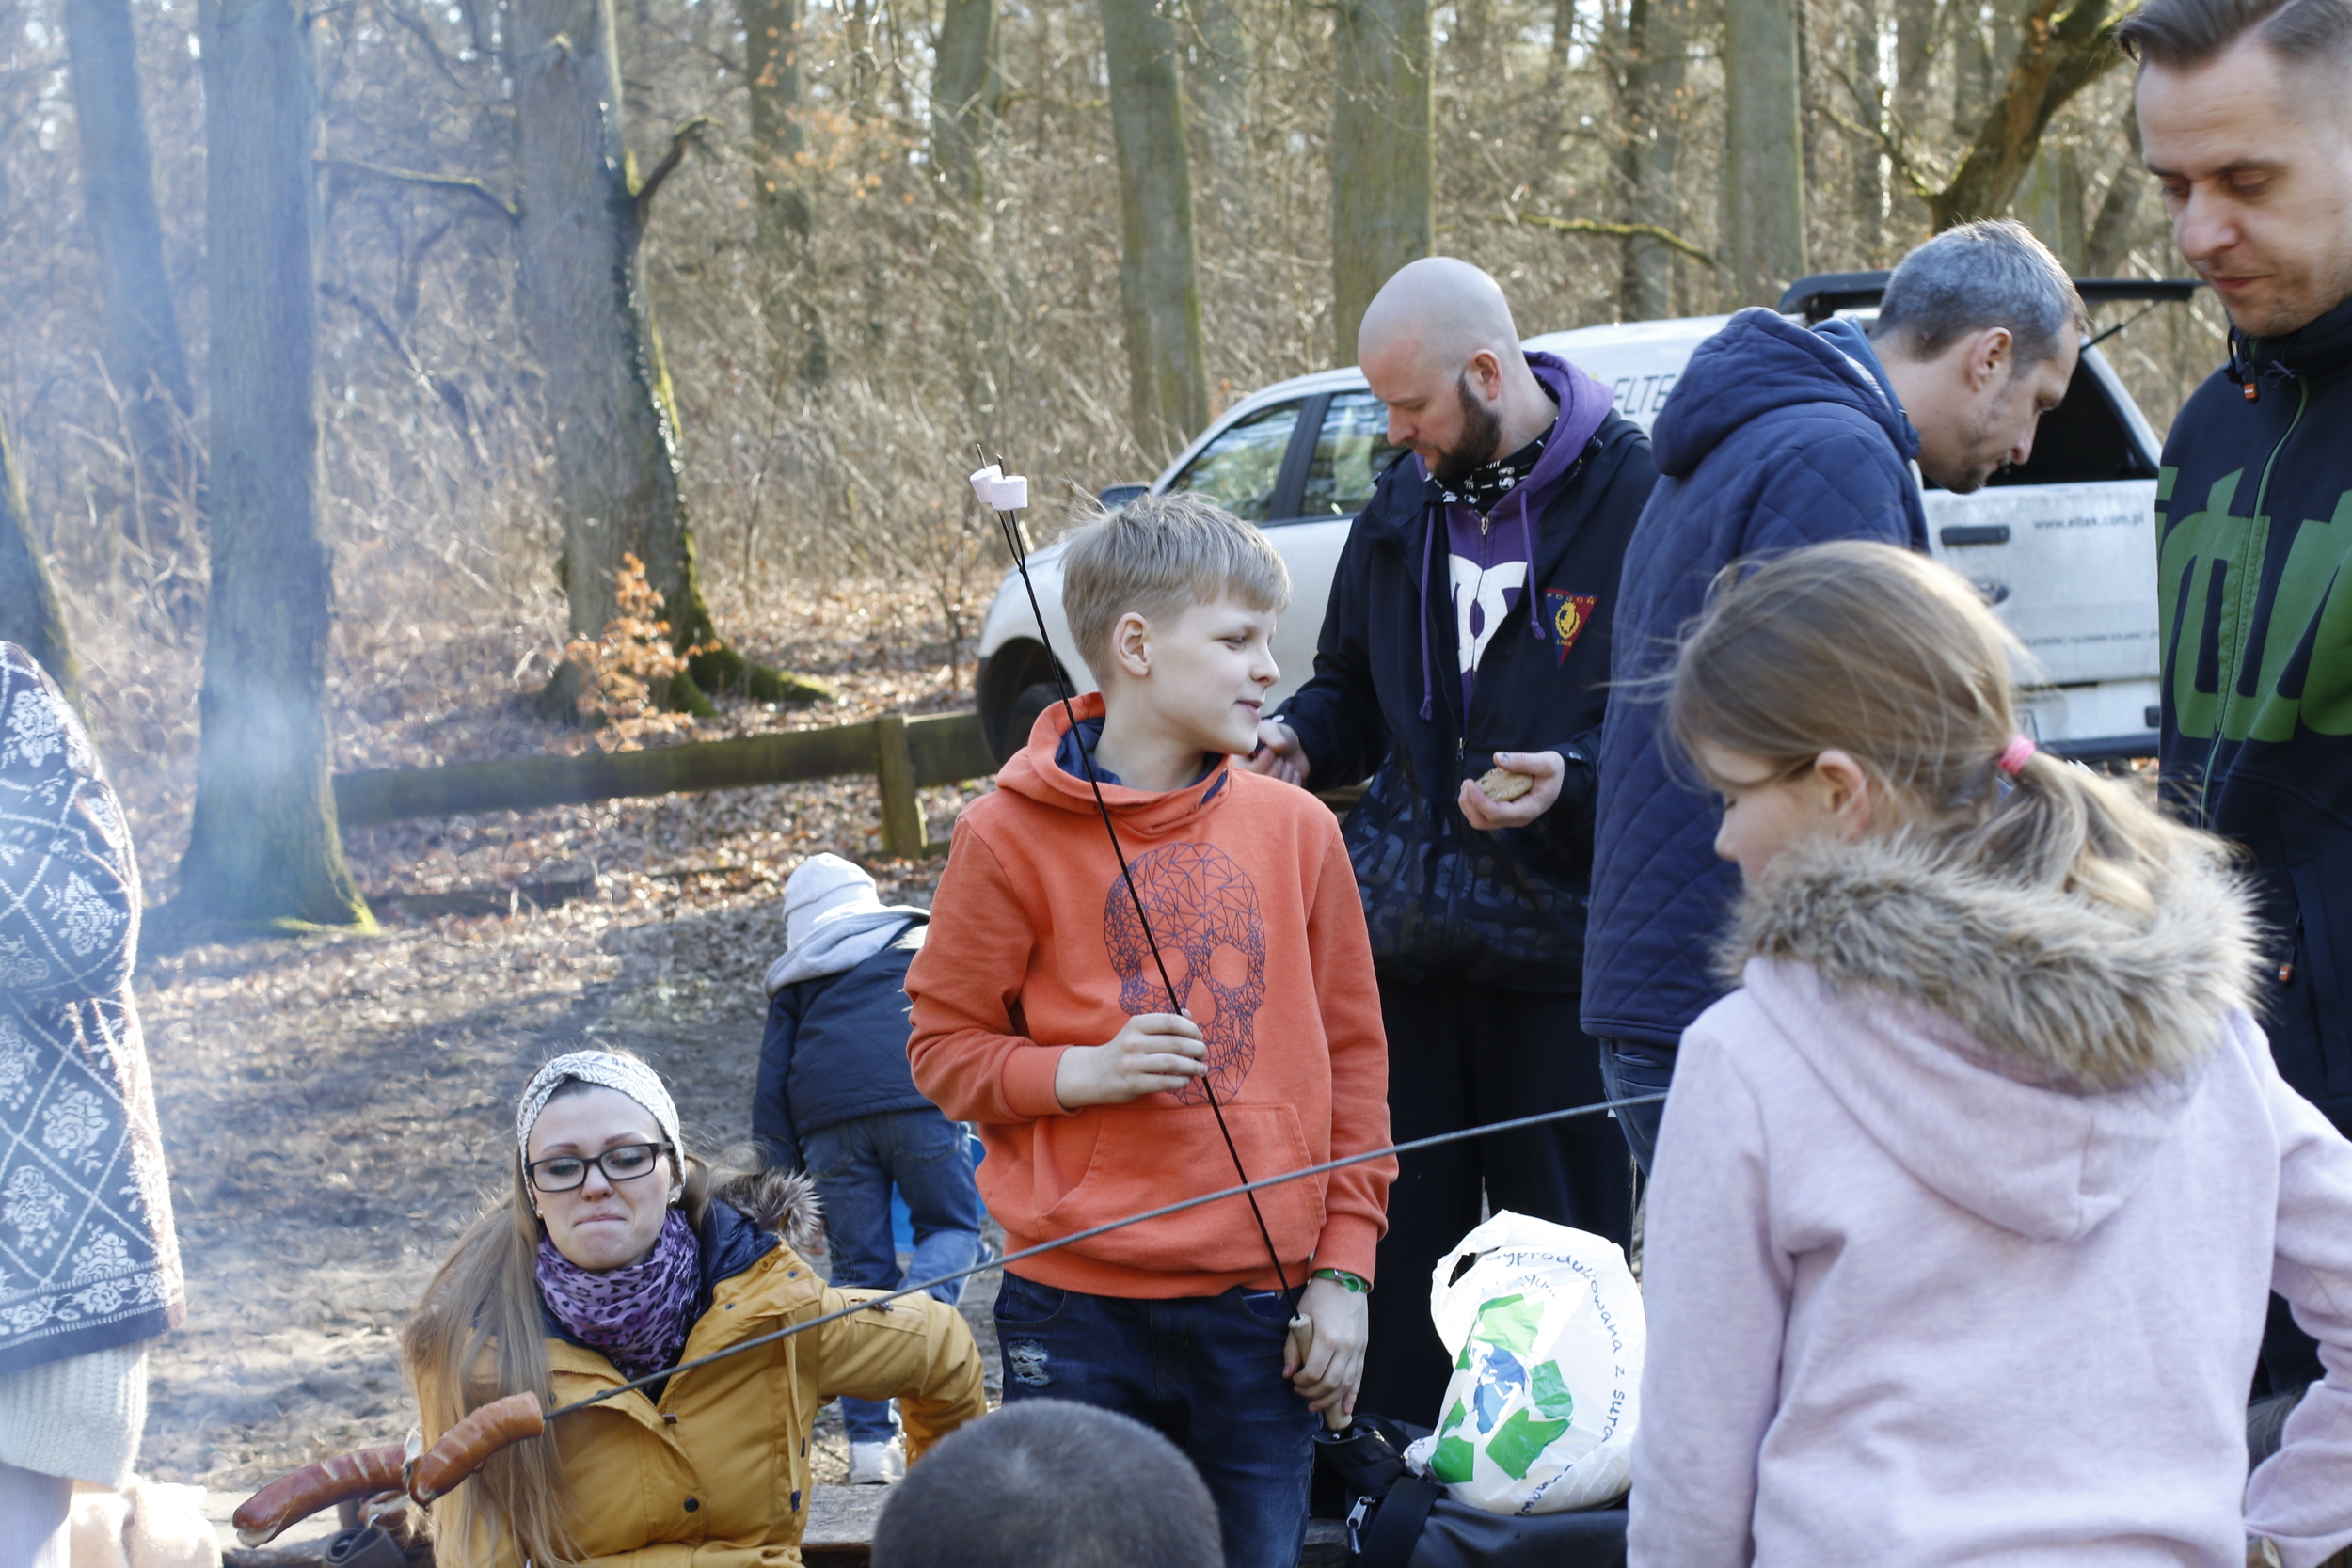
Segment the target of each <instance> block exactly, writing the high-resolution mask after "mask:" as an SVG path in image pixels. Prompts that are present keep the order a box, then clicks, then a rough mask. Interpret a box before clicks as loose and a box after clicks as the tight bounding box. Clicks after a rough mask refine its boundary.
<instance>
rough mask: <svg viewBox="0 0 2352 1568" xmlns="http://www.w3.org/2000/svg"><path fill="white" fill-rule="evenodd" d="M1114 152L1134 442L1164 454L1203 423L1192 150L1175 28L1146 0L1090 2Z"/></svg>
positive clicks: (1154, 454)
mask: <svg viewBox="0 0 2352 1568" xmlns="http://www.w3.org/2000/svg"><path fill="white" fill-rule="evenodd" d="M1100 8H1101V13H1102V19H1103V49H1104V56H1105V59H1106V60H1107V62H1108V65H1109V71H1110V101H1111V103H1110V107H1111V139H1112V142H1113V143H1114V145H1115V146H1116V147H1117V149H1118V152H1119V207H1120V242H1121V243H1120V259H1119V298H1120V314H1121V316H1122V317H1123V319H1124V324H1125V327H1126V339H1127V377H1128V409H1129V419H1130V420H1131V421H1132V423H1133V425H1134V427H1135V433H1136V444H1137V445H1138V446H1140V447H1141V448H1142V449H1143V450H1144V452H1145V453H1146V454H1147V455H1148V456H1150V457H1151V458H1152V461H1154V462H1165V461H1166V460H1167V459H1168V458H1169V457H1172V456H1173V455H1175V453H1176V451H1177V449H1179V448H1180V447H1182V446H1183V445H1184V443H1185V442H1186V441H1188V440H1190V439H1191V438H1192V436H1194V435H1195V434H1196V433H1197V432H1199V430H1200V427H1201V426H1202V425H1205V424H1207V423H1208V422H1209V368H1208V351H1207V348H1206V345H1205V344H1204V343H1203V341H1202V339H1201V333H1200V261H1199V257H1198V253H1197V252H1196V250H1195V248H1194V244H1193V228H1192V218H1193V214H1192V155H1191V153H1190V151H1189V150H1187V146H1186V143H1185V140H1184V84H1183V83H1182V81H1181V80H1180V79H1179V77H1178V74H1177V55H1176V28H1175V26H1174V24H1172V23H1171V22H1170V21H1169V20H1168V13H1167V12H1166V11H1164V10H1162V9H1161V8H1159V6H1158V5H1157V4H1155V3H1154V0H1100Z"/></svg>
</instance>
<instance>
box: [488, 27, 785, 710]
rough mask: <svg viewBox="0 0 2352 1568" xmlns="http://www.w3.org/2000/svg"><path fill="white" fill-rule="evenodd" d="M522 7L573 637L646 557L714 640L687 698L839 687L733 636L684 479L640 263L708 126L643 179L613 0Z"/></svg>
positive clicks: (515, 49)
mask: <svg viewBox="0 0 2352 1568" xmlns="http://www.w3.org/2000/svg"><path fill="white" fill-rule="evenodd" d="M510 15H511V16H512V18H513V23H514V29H515V30H514V35H513V39H512V43H511V47H510V49H509V58H510V59H512V60H513V61H514V68H515V78H516V80H515V103H516V122H517V128H518V141H519V147H518V155H517V159H516V162H517V166H518V170H519V174H520V182H521V195H522V224H521V233H522V294H523V319H524V322H525V325H526V326H527V329H528V330H529V332H530V334H531V339H532V348H533V350H534V351H535V353H536V355H537V356H538V359H539V363H540V367H541V369H542V370H543V371H544V372H545V373H546V382H545V385H546V389H547V391H546V395H547V401H548V416H549V418H550V420H552V421H553V423H554V426H555V473H556V491H557V495H558V498H559V501H560V504H561V507H562V511H563V516H564V556H563V563H562V578H563V583H564V597H565V599H566V600H567V602H568V603H569V606H570V610H571V630H572V634H573V635H574V636H576V637H591V638H592V637H596V636H597V635H598V634H600V633H601V632H602V631H603V630H604V627H605V625H606V623H607V622H609V621H611V620H612V617H613V615H614V613H615V610H616V605H615V601H614V597H613V585H614V583H615V581H616V579H617V578H618V576H619V574H620V571H621V558H622V557H623V556H624V555H635V556H636V557H637V558H638V559H639V560H640V561H642V562H644V568H645V580H646V582H647V583H649V584H650V585H652V586H653V587H654V588H655V589H656V590H658V591H659V592H660V594H661V596H662V600H663V603H664V606H665V610H664V613H665V614H667V616H668V617H669V622H670V635H671V639H672V641H673V642H674V643H675V645H676V646H677V647H678V648H679V649H680V650H684V649H686V648H689V647H694V648H697V649H699V650H700V651H698V652H697V653H696V654H694V655H693V657H692V661H691V664H690V666H689V668H688V672H687V673H686V674H685V675H682V676H679V677H677V678H676V679H675V681H673V683H672V688H671V693H670V699H671V702H672V703H673V705H676V706H679V707H684V708H687V709H690V710H693V711H701V712H707V711H708V700H707V696H706V695H705V694H706V693H707V692H711V691H717V690H722V689H728V688H737V687H739V688H742V689H746V690H747V691H748V692H749V694H750V695H753V696H755V697H761V698H765V699H768V700H771V701H775V700H795V699H799V700H807V699H810V698H813V697H815V696H818V695H822V694H825V693H824V689H823V688H821V687H818V686H813V685H811V684H809V683H804V682H800V681H797V680H795V679H794V678H793V677H788V676H780V675H778V674H777V673H775V672H772V671H766V670H763V669H761V668H760V667H758V666H755V665H751V664H748V663H746V662H745V660H744V659H743V657H742V656H741V655H739V654H738V653H736V652H735V651H734V650H733V649H731V648H729V647H728V646H726V644H725V643H724V642H723V641H722V640H721V639H720V638H719V636H718V633H717V631H716V629H715V628H714V627H713V626H712V624H711V619H710V610H709V607H708V606H707V604H705V603H704V601H703V595H702V588H701V585H700V583H699V581H698V580H697V574H696V571H695V563H694V536H693V532H692V531H691V529H689V528H688V526H687V516H686V502H685V498H684V497H683V496H682V495H681V494H680V492H679V489H678V472H677V445H676V439H675V425H674V422H673V414H672V410H673V409H674V407H675V402H674V399H673V398H672V395H671V391H670V378H669V372H668V371H667V369H666V368H665V367H664V366H663V364H662V360H661V340H660V334H659V333H658V332H657V331H656V330H655V327H654V323H653V312H652V307H651V305H650V304H649V303H648V301H647V300H646V298H645V293H644V282H643V279H642V278H641V277H640V276H639V271H638V242H639V240H640V238H641V237H642V235H643V234H644V221H645V214H646V210H647V208H648V205H649V203H650V201H651V198H652V197H653V194H654V191H655V190H656V189H657V188H658V187H659V185H660V177H662V176H664V175H666V174H667V172H668V171H669V170H670V169H671V168H674V167H675V166H676V165H675V160H676V159H677V158H678V157H679V156H680V155H681V154H682V153H683V150H684V147H685V142H686V139H687V138H688V136H689V135H691V133H692V131H693V130H694V129H695V128H694V127H693V126H691V125H690V126H682V127H680V128H679V131H678V135H677V138H676V139H675V141H674V142H673V144H672V147H671V150H670V155H669V157H667V158H665V159H664V160H663V163H662V165H661V167H660V169H659V170H658V171H657V173H656V175H655V177H653V178H650V179H649V180H648V181H647V182H645V183H644V186H643V187H642V188H641V187H640V185H639V183H638V181H637V180H636V178H635V165H634V162H633V161H632V160H631V159H630V157H629V155H628V144H627V141H626V138H625V136H624V134H623V126H622V117H621V110H620V105H621V102H622V99H621V73H620V66H619V62H618V60H617V59H616V58H615V56H614V46H613V21H612V0H516V4H515V6H514V7H513V9H512V11H511V12H510ZM566 669H567V670H568V669H569V666H566ZM576 679H577V676H576V674H575V675H574V676H572V677H571V678H569V679H567V678H564V677H559V678H558V679H557V681H556V682H554V683H553V684H552V685H551V686H550V688H549V690H548V698H549V701H550V703H551V704H561V703H562V702H564V701H565V700H567V699H568V698H569V697H570V696H571V695H572V694H573V693H574V692H575V691H576V689H577V688H576V685H575V684H574V682H575V681H576Z"/></svg>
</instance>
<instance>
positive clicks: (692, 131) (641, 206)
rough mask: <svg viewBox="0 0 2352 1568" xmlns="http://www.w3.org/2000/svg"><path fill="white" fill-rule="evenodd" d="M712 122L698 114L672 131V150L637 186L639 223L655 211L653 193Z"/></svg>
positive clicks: (707, 117) (662, 156) (665, 154)
mask: <svg viewBox="0 0 2352 1568" xmlns="http://www.w3.org/2000/svg"><path fill="white" fill-rule="evenodd" d="M712 123H713V121H712V119H711V117H710V116H708V115H696V116H695V117H694V118H693V119H690V120H687V121H685V122H684V123H682V124H680V125H679V126H678V128H677V129H676V130H675V131H673V132H671V133H670V150H669V151H667V152H664V153H663V154H662V155H661V161H660V163H658V164H656V165H654V166H653V168H652V170H651V171H650V172H649V173H647V174H646V176H645V178H644V180H643V181H642V182H640V183H639V184H638V186H637V221H638V222H639V223H641V224H642V223H644V221H645V219H646V217H647V216H648V215H649V214H651V213H652V211H653V193H654V192H656V191H658V190H660V188H661V182H663V181H664V180H667V179H668V178H669V177H670V176H671V174H672V173H673V172H675V170H676V168H677V166H678V165H679V164H680V163H681V162H682V161H684V159H685V157H686V148H687V144H688V143H689V142H693V141H698V140H700V139H701V137H702V134H703V132H705V131H706V130H707V129H709V127H710V126H711V124H712Z"/></svg>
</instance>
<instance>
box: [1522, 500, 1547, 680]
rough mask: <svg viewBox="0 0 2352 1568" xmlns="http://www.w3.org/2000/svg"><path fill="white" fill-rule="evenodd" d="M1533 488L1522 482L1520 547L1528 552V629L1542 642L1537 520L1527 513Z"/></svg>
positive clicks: (1542, 626)
mask: <svg viewBox="0 0 2352 1568" xmlns="http://www.w3.org/2000/svg"><path fill="white" fill-rule="evenodd" d="M1531 488H1532V486H1530V485H1529V484H1528V483H1526V482H1525V481H1521V482H1520V483H1519V488H1518V498H1519V547H1520V548H1521V549H1522V550H1524V551H1525V552H1526V554H1527V586H1526V588H1525V590H1524V593H1525V594H1526V595H1527V630H1528V634H1529V635H1530V636H1532V637H1534V639H1535V641H1538V642H1541V641H1543V640H1544V617H1543V612H1542V610H1541V608H1540V607H1539V606H1538V605H1537V604H1536V602H1535V601H1536V599H1537V597H1538V595H1537V594H1536V592H1535V522H1534V518H1532V517H1530V516H1529V515H1527V492H1528V491H1529V489H1531Z"/></svg>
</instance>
